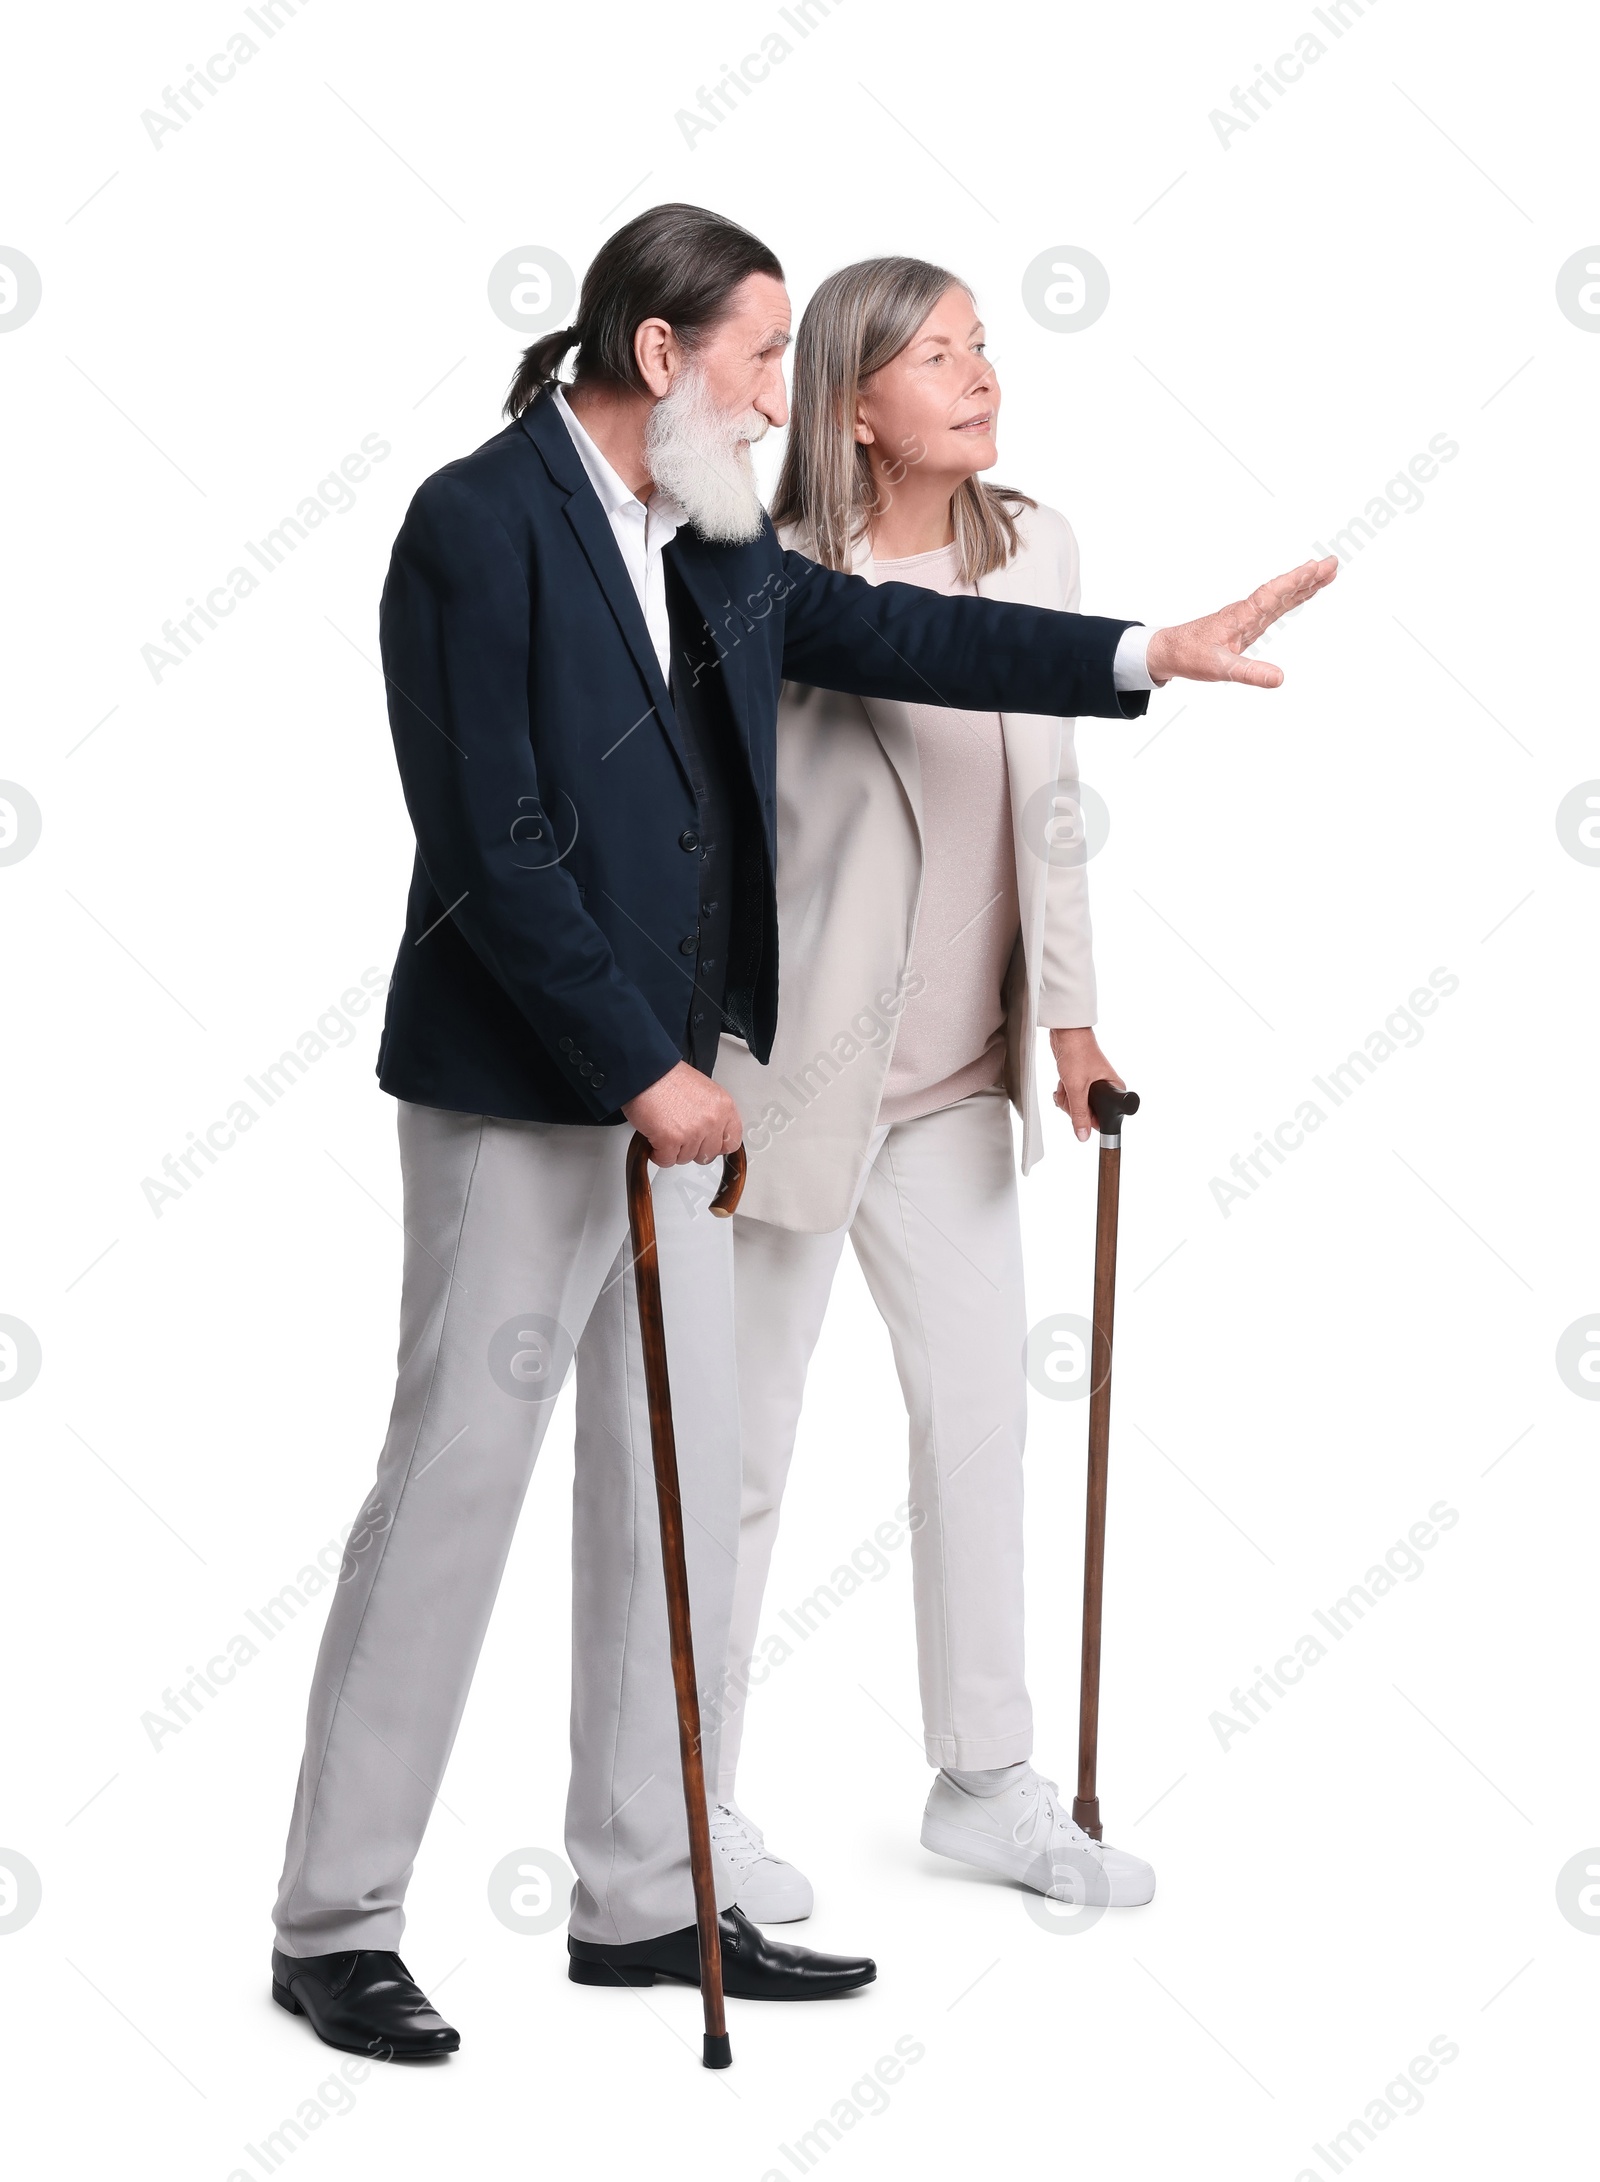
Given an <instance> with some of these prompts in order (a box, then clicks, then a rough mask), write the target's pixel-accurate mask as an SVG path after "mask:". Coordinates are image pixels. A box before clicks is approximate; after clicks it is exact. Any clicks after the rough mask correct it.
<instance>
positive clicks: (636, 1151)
mask: <svg viewBox="0 0 1600 2182" xmlns="http://www.w3.org/2000/svg"><path fill="white" fill-rule="evenodd" d="M744 1166H745V1160H744V1152H743V1149H742V1148H741V1149H740V1150H738V1151H735V1152H730V1153H729V1154H728V1156H727V1157H726V1158H725V1159H724V1160H723V1162H722V1187H721V1188H720V1189H719V1190H718V1191H717V1194H716V1196H715V1197H713V1198H712V1200H711V1209H712V1211H713V1212H714V1213H715V1214H716V1216H717V1217H718V1219H721V1220H725V1219H727V1218H728V1216H729V1214H730V1213H731V1212H732V1211H733V1208H734V1206H735V1205H736V1204H737V1203H738V1202H739V1193H740V1191H741V1190H742V1189H743V1188H744ZM628 1228H629V1232H630V1234H631V1235H632V1238H633V1271H634V1279H635V1281H636V1283H637V1285H638V1291H639V1339H640V1344H641V1346H642V1347H643V1350H644V1378H645V1391H646V1393H647V1395H648V1397H649V1402H650V1449H651V1453H652V1454H653V1456H654V1458H655V1472H656V1506H657V1508H658V1510H659V1511H660V1516H661V1566H662V1573H663V1574H664V1576H665V1578H666V1587H667V1632H668V1636H669V1638H670V1640H671V1647H672V1682H673V1687H674V1689H675V1690H676V1691H677V1696H678V1748H679V1751H680V1752H681V1754H682V1758H683V1801H684V1807H685V1810H686V1811H687V1814H688V1819H689V1869H690V1872H691V1873H692V1875H693V1878H694V1915H695V1924H696V1926H697V1927H698V1929H699V1934H700V1994H701V1998H702V2000H703V2001H704V2003H705V2015H706V2034H705V2043H704V2047H703V2049H702V2059H703V2061H704V2063H705V2066H706V2067H707V2068H727V2067H728V2066H729V2064H730V2063H731V2062H732V2060H733V2051H732V2048H731V2047H730V2046H729V2044H728V2030H727V2024H726V2021H725V2018H724V2015H723V2009H722V1938H721V1934H720V1932H719V1930H718V1927H717V1884H716V1880H715V1878H714V1876H713V1874H712V1866H711V1824H710V1820H709V1818H708V1817H707V1815H706V1776H705V1765H704V1762H703V1760H702V1758H701V1753H700V1698H699V1693H698V1690H697V1687H696V1684H695V1678H694V1638H693V1635H692V1632H691V1630H690V1625H689V1572H688V1568H687V1566H686V1565H685V1562H684V1557H683V1503H682V1501H681V1499H680V1498H679V1494H678V1447H677V1442H676V1440H675V1439H674V1438H673V1434H672V1386H671V1382H670V1381H669V1379H668V1377H667V1336H666V1329H665V1327H664V1325H663V1323H662V1318H661V1269H660V1267H659V1266H658V1265H657V1263H656V1214H655V1206H654V1204H653V1203H652V1201H651V1197H650V1146H649V1144H648V1142H647V1141H646V1140H645V1138H644V1137H642V1136H635V1138H634V1140H633V1142H632V1143H631V1144H630V1145H629V1146H628Z"/></svg>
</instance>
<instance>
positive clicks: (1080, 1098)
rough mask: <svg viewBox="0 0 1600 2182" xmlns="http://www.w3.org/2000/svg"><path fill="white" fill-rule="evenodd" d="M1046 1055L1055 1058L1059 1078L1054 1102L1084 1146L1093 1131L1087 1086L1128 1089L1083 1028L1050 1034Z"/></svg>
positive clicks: (1093, 1037)
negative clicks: (1047, 1053) (1108, 1085)
mask: <svg viewBox="0 0 1600 2182" xmlns="http://www.w3.org/2000/svg"><path fill="white" fill-rule="evenodd" d="M1050 1051H1051V1053H1052V1054H1053V1055H1054V1056H1055V1064H1056V1074H1057V1076H1058V1077H1059V1078H1060V1081H1059V1082H1058V1083H1057V1085H1056V1088H1055V1102H1056V1104H1057V1106H1059V1107H1060V1109H1061V1111H1062V1112H1063V1113H1064V1114H1069V1115H1070V1116H1071V1117H1072V1126H1073V1129H1074V1130H1075V1131H1076V1133H1077V1138H1078V1142H1079V1143H1080V1144H1086V1143H1087V1142H1088V1140H1089V1131H1090V1130H1091V1129H1092V1128H1093V1127H1094V1116H1093V1115H1092V1114H1091V1113H1090V1111H1089V1086H1090V1084H1092V1083H1101V1082H1105V1083H1114V1084H1115V1085H1116V1087H1117V1089H1118V1090H1119V1091H1126V1090H1127V1088H1128V1087H1127V1085H1126V1084H1125V1083H1124V1082H1123V1080H1122V1078H1121V1077H1120V1076H1119V1075H1118V1074H1117V1072H1116V1070H1115V1069H1114V1068H1113V1067H1112V1065H1111V1063H1110V1062H1109V1061H1108V1060H1107V1059H1106V1057H1105V1055H1104V1054H1103V1053H1102V1052H1101V1050H1100V1044H1099V1040H1098V1039H1097V1038H1096V1037H1095V1034H1094V1032H1093V1031H1092V1030H1091V1029H1089V1028H1088V1027H1087V1025H1085V1026H1084V1028H1082V1029H1081V1030H1053V1031H1052V1032H1051V1033H1050Z"/></svg>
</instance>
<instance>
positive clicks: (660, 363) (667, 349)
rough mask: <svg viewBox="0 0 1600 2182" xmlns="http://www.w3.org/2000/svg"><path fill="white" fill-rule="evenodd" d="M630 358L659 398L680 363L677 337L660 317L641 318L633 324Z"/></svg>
mask: <svg viewBox="0 0 1600 2182" xmlns="http://www.w3.org/2000/svg"><path fill="white" fill-rule="evenodd" d="M633 360H634V362H635V363H636V364H637V365H638V367H639V376H640V378H641V379H643V381H644V383H645V385H646V387H648V389H649V390H650V392H651V393H652V394H653V395H654V396H655V398H656V400H657V401H660V400H661V399H662V398H663V397H664V396H665V395H666V393H667V392H668V390H669V389H670V388H671V385H672V382H673V380H674V379H675V378H676V377H677V375H678V372H679V371H680V369H681V368H682V365H683V350H682V349H681V347H680V346H679V344H678V337H677V335H676V334H675V333H674V332H673V330H672V328H671V327H670V326H669V325H668V323H667V321H666V320H665V319H664V318H644V319H641V320H640V322H639V324H638V325H637V326H636V327H635V328H634V331H633Z"/></svg>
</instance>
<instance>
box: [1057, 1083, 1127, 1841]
mask: <svg viewBox="0 0 1600 2182" xmlns="http://www.w3.org/2000/svg"><path fill="white" fill-rule="evenodd" d="M1089 1111H1090V1112H1091V1113H1092V1114H1093V1116H1094V1124H1095V1127H1096V1128H1097V1129H1098V1130H1099V1131H1100V1200H1099V1205H1098V1208H1097V1210H1096V1213H1095V1224H1094V1331H1093V1334H1092V1336H1091V1340H1090V1356H1089V1369H1090V1373H1091V1374H1092V1376H1091V1378H1090V1381H1089V1489H1088V1500H1087V1505H1086V1507H1085V1511H1084V1524H1083V1672H1082V1680H1081V1682H1080V1683H1079V1688H1078V1792H1077V1794H1076V1795H1075V1796H1074V1797H1073V1799H1072V1818H1073V1823H1074V1824H1075V1825H1078V1826H1081V1827H1082V1828H1083V1830H1084V1832H1085V1833H1086V1834H1087V1835H1088V1836H1089V1838H1090V1840H1091V1841H1098V1840H1099V1839H1100V1797H1099V1795H1098V1793H1097V1791H1096V1781H1095V1772H1096V1768H1097V1766H1098V1764H1099V1757H1100V1606H1101V1594H1102V1591H1103V1588H1104V1584H1105V1573H1106V1468H1107V1461H1108V1458H1109V1455H1110V1452H1111V1322H1112V1318H1113V1315H1114V1312H1115V1306H1116V1297H1117V1197H1118V1189H1119V1184H1120V1177H1121V1168H1122V1117H1123V1115H1124V1114H1136V1113H1137V1112H1138V1111H1139V1094H1138V1092H1137V1091H1119V1090H1118V1089H1117V1088H1116V1086H1115V1084H1110V1083H1107V1082H1106V1081H1105V1080H1104V1079H1103V1078H1102V1079H1101V1081H1100V1082H1098V1083H1092V1084H1090V1086H1089Z"/></svg>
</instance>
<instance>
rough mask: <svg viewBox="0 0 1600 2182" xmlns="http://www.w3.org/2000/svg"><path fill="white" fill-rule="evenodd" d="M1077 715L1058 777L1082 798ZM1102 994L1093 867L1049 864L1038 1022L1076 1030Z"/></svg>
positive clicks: (1075, 575) (1070, 558)
mask: <svg viewBox="0 0 1600 2182" xmlns="http://www.w3.org/2000/svg"><path fill="white" fill-rule="evenodd" d="M1061 531H1062V539H1061V546H1062V555H1061V562H1060V568H1061V577H1062V600H1061V603H1062V606H1063V607H1064V609H1065V610H1066V612H1068V613H1069V614H1072V613H1076V612H1077V610H1078V600H1079V598H1080V597H1081V596H1082V590H1083V586H1082V583H1081V581H1080V577H1079V567H1078V541H1077V539H1076V538H1075V537H1074V536H1073V534H1072V528H1071V526H1070V524H1068V523H1067V522H1065V521H1062V522H1061ZM1076 725H1077V723H1076V721H1074V720H1063V721H1062V723H1061V760H1060V764H1059V766H1058V767H1057V772H1056V779H1057V783H1058V785H1059V787H1060V788H1061V790H1062V793H1063V795H1064V796H1065V797H1066V798H1067V799H1068V800H1069V801H1070V802H1071V803H1073V804H1076V803H1077V800H1078V788H1079V782H1078V754H1077V747H1076V741H1075V736H1074V729H1075V727H1076ZM1097 1005H1098V999H1097V994H1096V990H1095V975H1094V934H1093V928H1092V926H1091V924H1090V919H1089V873H1088V868H1087V865H1086V864H1085V863H1081V862H1080V863H1066V862H1064V863H1049V862H1047V863H1046V865H1045V894H1044V940H1043V945H1042V947H1041V949H1040V959H1039V1012H1038V1017H1037V1020H1038V1023H1039V1025H1040V1027H1041V1028H1043V1029H1046V1030H1075V1029H1080V1028H1082V1027H1083V1026H1085V1025H1087V1024H1092V1023H1093V1022H1094V1020H1095V1015H1096V1012H1097Z"/></svg>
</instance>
